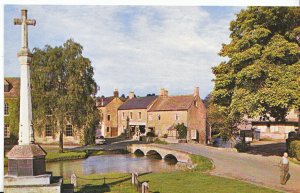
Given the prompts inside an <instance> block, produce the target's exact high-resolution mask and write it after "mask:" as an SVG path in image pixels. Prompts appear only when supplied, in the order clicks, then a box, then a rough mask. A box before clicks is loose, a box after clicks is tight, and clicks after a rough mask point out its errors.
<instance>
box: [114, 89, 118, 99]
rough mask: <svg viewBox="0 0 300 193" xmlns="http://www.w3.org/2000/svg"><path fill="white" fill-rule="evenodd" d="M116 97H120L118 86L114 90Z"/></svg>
mask: <svg viewBox="0 0 300 193" xmlns="http://www.w3.org/2000/svg"><path fill="white" fill-rule="evenodd" d="M114 97H115V98H118V97H119V91H118V89H117V88H116V89H115V91H114Z"/></svg>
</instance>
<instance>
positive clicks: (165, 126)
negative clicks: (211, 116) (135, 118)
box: [148, 87, 206, 143]
mask: <svg viewBox="0 0 300 193" xmlns="http://www.w3.org/2000/svg"><path fill="white" fill-rule="evenodd" d="M180 123H183V124H184V125H185V126H186V127H187V129H188V134H187V139H188V140H194V141H197V142H199V143H205V142H206V108H205V105H204V104H203V102H202V100H201V99H200V96H199V88H198V87H196V88H195V90H194V93H193V94H190V95H179V96H169V95H168V91H167V90H165V89H161V91H160V96H159V97H158V98H157V100H156V101H155V103H154V104H153V105H152V107H151V108H150V109H149V110H148V128H149V129H150V130H153V131H154V132H155V134H156V135H158V136H159V137H162V136H164V135H168V137H175V138H176V130H175V128H174V127H175V126H176V125H177V124H180Z"/></svg>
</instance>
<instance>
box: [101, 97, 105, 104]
mask: <svg viewBox="0 0 300 193" xmlns="http://www.w3.org/2000/svg"><path fill="white" fill-rule="evenodd" d="M103 105H104V101H103V98H101V106H103Z"/></svg>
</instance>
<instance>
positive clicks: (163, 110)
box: [148, 108, 189, 112]
mask: <svg viewBox="0 0 300 193" xmlns="http://www.w3.org/2000/svg"><path fill="white" fill-rule="evenodd" d="M188 110H189V108H188V109H175V110H149V111H148V112H159V111H188Z"/></svg>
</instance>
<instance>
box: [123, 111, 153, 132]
mask: <svg viewBox="0 0 300 193" xmlns="http://www.w3.org/2000/svg"><path fill="white" fill-rule="evenodd" d="M123 113H124V114H123ZM130 113H132V119H131V118H130ZM139 113H141V118H139ZM127 117H129V125H145V126H146V128H147V109H133V110H118V135H120V134H121V133H123V132H124V130H125V129H126V127H127Z"/></svg>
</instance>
